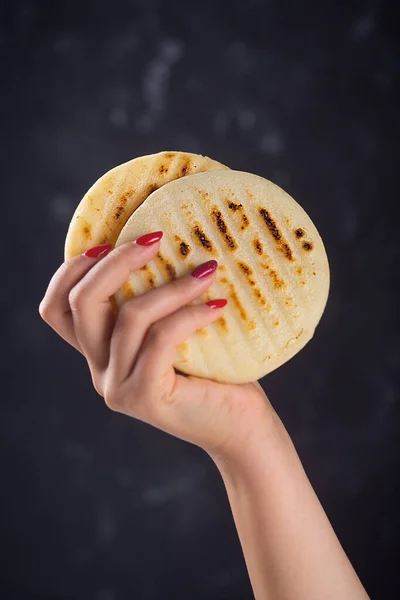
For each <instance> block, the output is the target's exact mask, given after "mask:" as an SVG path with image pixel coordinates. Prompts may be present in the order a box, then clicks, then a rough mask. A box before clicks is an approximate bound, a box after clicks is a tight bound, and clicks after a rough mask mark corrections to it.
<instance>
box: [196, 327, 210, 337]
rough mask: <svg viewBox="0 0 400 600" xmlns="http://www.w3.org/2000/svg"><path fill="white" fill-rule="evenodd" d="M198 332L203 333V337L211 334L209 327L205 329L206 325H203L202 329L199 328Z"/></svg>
mask: <svg viewBox="0 0 400 600" xmlns="http://www.w3.org/2000/svg"><path fill="white" fill-rule="evenodd" d="M196 333H198V334H199V335H202V336H203V337H208V336H209V335H210V334H209V333H208V331H207V329H204V327H202V328H201V329H198V330H197V331H196Z"/></svg>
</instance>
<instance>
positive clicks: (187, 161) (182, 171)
mask: <svg viewBox="0 0 400 600" xmlns="http://www.w3.org/2000/svg"><path fill="white" fill-rule="evenodd" d="M182 160H183V163H182V164H181V165H179V166H178V176H179V177H185V175H188V174H189V173H190V172H191V170H192V171H193V170H194V169H192V160H191V158H190V156H182Z"/></svg>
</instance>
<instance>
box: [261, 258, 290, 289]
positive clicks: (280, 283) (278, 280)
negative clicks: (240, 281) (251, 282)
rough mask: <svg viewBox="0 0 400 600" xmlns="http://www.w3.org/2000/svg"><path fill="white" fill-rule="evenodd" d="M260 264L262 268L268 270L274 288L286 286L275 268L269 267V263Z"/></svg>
mask: <svg viewBox="0 0 400 600" xmlns="http://www.w3.org/2000/svg"><path fill="white" fill-rule="evenodd" d="M261 266H262V267H263V269H266V270H267V271H268V274H269V276H270V277H271V279H272V281H273V283H274V289H275V290H279V289H282V288H284V287H286V283H285V281H284V280H283V279H282V278H281V277H280V276H279V273H278V272H277V271H275V269H271V267H270V265H268V264H265V263H261Z"/></svg>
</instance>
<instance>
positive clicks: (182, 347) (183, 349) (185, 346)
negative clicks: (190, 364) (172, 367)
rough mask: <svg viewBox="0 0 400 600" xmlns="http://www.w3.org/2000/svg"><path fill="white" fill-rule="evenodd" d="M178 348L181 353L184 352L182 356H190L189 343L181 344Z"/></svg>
mask: <svg viewBox="0 0 400 600" xmlns="http://www.w3.org/2000/svg"><path fill="white" fill-rule="evenodd" d="M178 348H179V349H180V351H181V352H182V354H183V355H184V356H185V355H186V356H187V355H188V354H189V350H190V348H189V344H188V343H187V342H183V343H182V344H179V346H178Z"/></svg>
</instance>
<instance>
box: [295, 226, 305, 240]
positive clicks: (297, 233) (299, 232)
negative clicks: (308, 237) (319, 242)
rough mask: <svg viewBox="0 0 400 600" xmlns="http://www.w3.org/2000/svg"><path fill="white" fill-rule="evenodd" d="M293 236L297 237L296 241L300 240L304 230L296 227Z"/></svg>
mask: <svg viewBox="0 0 400 600" xmlns="http://www.w3.org/2000/svg"><path fill="white" fill-rule="evenodd" d="M294 234H295V236H296V237H297V239H300V238H302V237H303V236H304V229H301V227H298V228H297V229H295V231H294Z"/></svg>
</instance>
